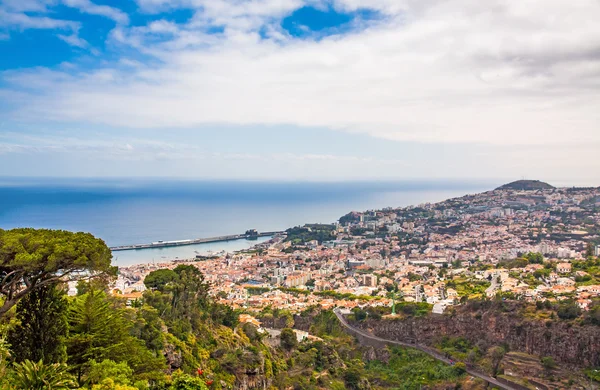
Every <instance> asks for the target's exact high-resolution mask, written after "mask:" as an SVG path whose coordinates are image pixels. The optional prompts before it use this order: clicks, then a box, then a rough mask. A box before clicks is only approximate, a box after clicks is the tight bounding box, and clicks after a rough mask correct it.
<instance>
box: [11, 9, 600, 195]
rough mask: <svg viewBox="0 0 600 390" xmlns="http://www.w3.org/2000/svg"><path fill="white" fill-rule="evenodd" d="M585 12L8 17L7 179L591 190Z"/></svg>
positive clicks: (592, 74) (589, 14)
mask: <svg viewBox="0 0 600 390" xmlns="http://www.w3.org/2000/svg"><path fill="white" fill-rule="evenodd" d="M598 20H600V2H598V1H597V0H571V1H565V0H543V1H542V0H536V1H533V0H518V1H516V0H514V1H513V0H486V1H481V0H453V1H440V0H135V1H134V0H112V1H111V0H0V53H1V55H0V176H15V175H16V176H113V177H114V176H171V177H197V178H228V179H237V178H244V179H287V180H290V179H291V180H294V179H300V180H307V179H311V180H351V179H406V178H409V179H410V178H425V179H428V178H468V179H477V178H506V179H520V178H522V177H525V178H531V179H534V178H535V179H538V178H539V179H542V180H547V181H550V182H553V183H556V182H558V183H563V184H573V185H575V184H586V185H600V174H599V173H598V172H600V155H599V153H598V150H600V149H599V148H600V24H599V23H598V22H597V21H598Z"/></svg>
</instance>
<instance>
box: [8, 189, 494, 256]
mask: <svg viewBox="0 0 600 390" xmlns="http://www.w3.org/2000/svg"><path fill="white" fill-rule="evenodd" d="M497 184H498V183H490V182H488V183H483V182H452V181H439V182H436V181H428V182H425V181H411V182H408V181H407V182H390V183H388V182H376V183H367V182H346V183H299V182H290V183H283V182H224V181H223V182H217V181H213V182H208V181H168V180H124V179H120V180H116V179H115V180H90V179H86V180H83V179H81V180H75V179H69V180H64V179H63V180H50V179H37V180H33V179H6V178H5V179H0V228H4V229H10V228H15V227H35V228H52V229H65V230H73V231H86V232H91V233H92V234H94V235H96V236H98V237H101V238H102V239H104V240H105V241H106V243H107V244H108V245H109V246H117V245H126V244H139V243H148V242H153V241H158V240H165V241H166V240H181V239H191V238H198V237H214V236H219V235H225V234H235V233H243V232H244V231H246V230H247V229H252V228H254V229H258V230H259V231H273V230H285V229H286V228H288V227H291V226H295V225H301V224H304V223H315V222H322V223H331V222H334V221H336V220H337V219H338V218H339V217H341V216H342V215H344V214H346V213H347V212H349V211H352V210H367V209H374V208H382V207H387V206H406V205H410V204H418V203H423V202H431V201H439V200H443V199H447V198H450V197H454V196H461V195H464V194H467V193H474V192H480V191H484V190H488V189H491V188H494V187H495V186H496V185H497ZM254 243H256V242H252V241H248V242H246V241H245V240H241V241H235V242H229V243H220V244H203V245H202V246H196V247H177V248H168V249H163V250H156V249H154V250H141V251H127V252H115V257H118V262H117V264H118V265H127V264H133V263H140V262H149V261H152V260H153V259H154V260H155V261H159V260H161V259H167V258H168V259H173V258H175V257H179V258H184V257H193V256H194V255H195V253H196V252H202V253H205V252H206V251H208V250H212V251H219V250H223V249H225V250H237V249H243V248H245V247H248V246H250V245H252V244H254Z"/></svg>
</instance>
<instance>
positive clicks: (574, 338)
mask: <svg viewBox="0 0 600 390" xmlns="http://www.w3.org/2000/svg"><path fill="white" fill-rule="evenodd" d="M515 305H517V304H515ZM505 306H508V309H506V308H505V309H504V310H499V309H498V307H496V306H494V307H487V308H484V309H481V310H477V311H472V310H469V309H467V308H465V307H459V308H458V310H456V311H455V312H454V313H452V314H450V315H433V314H432V315H429V316H426V317H419V318H415V317H408V318H404V319H394V320H379V321H377V320H367V321H363V322H359V323H354V325H355V326H357V327H360V328H363V329H365V330H369V331H371V332H372V333H373V334H375V335H377V336H380V337H383V338H389V339H395V340H399V341H408V342H417V343H419V344H425V345H435V344H436V343H437V342H439V341H440V340H441V338H442V337H444V336H451V337H463V338H465V339H467V340H468V341H470V342H471V343H472V344H473V345H477V346H479V347H480V348H482V349H485V348H489V347H491V346H494V345H500V346H502V345H504V346H506V347H508V349H509V350H511V351H520V352H525V353H528V354H532V355H537V356H551V357H552V358H554V360H555V361H556V362H557V363H560V364H562V365H566V366H573V367H580V368H582V367H597V366H600V328H599V327H597V326H594V325H587V326H581V325H577V324H575V323H572V322H564V321H558V320H555V321H540V320H535V319H524V318H523V316H522V315H521V314H520V312H519V311H518V310H517V309H518V308H516V307H511V304H508V305H506V304H505Z"/></svg>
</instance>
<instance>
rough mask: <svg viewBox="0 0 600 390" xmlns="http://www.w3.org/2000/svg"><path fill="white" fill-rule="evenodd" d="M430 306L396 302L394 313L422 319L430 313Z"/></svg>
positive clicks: (422, 303) (419, 303)
mask: <svg viewBox="0 0 600 390" xmlns="http://www.w3.org/2000/svg"><path fill="white" fill-rule="evenodd" d="M432 308H433V306H432V305H430V304H429V303H426V302H398V303H396V312H397V313H404V314H405V315H407V316H414V317H422V316H426V315H427V314H429V313H431V309H432Z"/></svg>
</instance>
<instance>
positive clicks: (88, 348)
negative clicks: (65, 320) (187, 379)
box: [67, 291, 165, 384]
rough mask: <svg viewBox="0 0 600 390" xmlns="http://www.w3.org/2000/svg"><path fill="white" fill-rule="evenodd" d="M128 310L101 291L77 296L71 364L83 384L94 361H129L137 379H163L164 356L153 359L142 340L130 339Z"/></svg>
mask: <svg viewBox="0 0 600 390" xmlns="http://www.w3.org/2000/svg"><path fill="white" fill-rule="evenodd" d="M125 310H126V309H121V308H119V307H114V305H112V304H111V302H110V301H109V300H108V298H107V297H106V294H105V293H104V292H102V291H92V292H89V293H88V294H85V295H82V296H80V297H77V299H75V300H74V301H73V303H72V304H71V307H70V311H69V328H70V329H69V338H68V340H67V352H68V355H69V357H68V363H69V366H70V368H71V369H72V370H73V371H75V372H76V373H77V380H78V381H79V383H80V384H82V383H83V382H84V379H85V375H87V374H88V372H89V367H90V364H91V361H92V360H96V361H103V360H106V359H110V360H113V361H115V362H117V363H120V362H126V363H127V365H128V366H129V367H131V369H132V370H133V373H134V376H136V377H137V378H138V379H153V378H154V377H161V376H162V374H161V370H162V369H163V368H164V366H165V363H164V357H162V356H154V355H153V354H152V352H150V351H149V350H148V349H147V348H146V346H145V345H144V343H143V341H142V340H139V339H136V338H135V337H133V336H131V334H130V331H131V327H132V325H133V323H132V322H131V321H129V320H128V319H127V318H126V317H125V315H124V312H125Z"/></svg>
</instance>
